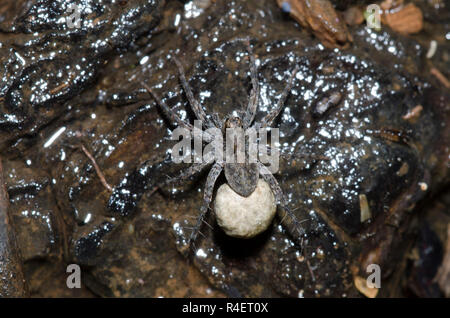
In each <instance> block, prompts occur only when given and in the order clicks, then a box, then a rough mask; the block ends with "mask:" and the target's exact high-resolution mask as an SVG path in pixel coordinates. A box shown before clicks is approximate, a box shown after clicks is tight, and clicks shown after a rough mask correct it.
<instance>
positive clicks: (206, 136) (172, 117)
mask: <svg viewBox="0 0 450 318" xmlns="http://www.w3.org/2000/svg"><path fill="white" fill-rule="evenodd" d="M141 84H142V85H143V86H144V87H145V89H146V90H147V91H148V93H149V94H150V95H151V96H152V97H153V98H154V99H155V100H156V102H157V103H158V105H159V107H161V108H162V110H163V112H164V113H165V114H166V116H168V117H169V119H170V120H171V121H172V122H176V123H177V124H178V126H179V127H184V128H186V129H189V130H190V131H191V132H194V130H196V133H197V135H198V136H201V137H202V138H204V139H205V141H206V142H211V141H212V140H213V137H212V136H211V135H210V134H208V133H206V132H204V131H202V130H199V129H197V128H195V127H194V126H193V125H191V124H190V123H188V122H186V121H184V120H182V119H181V118H180V117H179V116H178V115H177V114H176V113H175V112H174V111H173V110H172V109H171V108H170V107H169V106H168V105H167V104H166V103H165V102H163V100H162V99H161V98H159V96H158V95H156V93H155V92H153V90H152V89H151V88H150V87H149V86H148V85H147V84H145V83H144V82H142V83H141ZM197 130H198V131H197Z"/></svg>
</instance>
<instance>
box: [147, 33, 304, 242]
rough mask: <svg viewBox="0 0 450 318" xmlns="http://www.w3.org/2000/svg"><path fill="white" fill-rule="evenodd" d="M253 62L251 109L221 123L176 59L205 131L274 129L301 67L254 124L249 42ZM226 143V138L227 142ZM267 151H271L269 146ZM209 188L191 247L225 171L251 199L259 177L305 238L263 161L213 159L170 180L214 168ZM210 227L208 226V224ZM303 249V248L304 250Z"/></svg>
mask: <svg viewBox="0 0 450 318" xmlns="http://www.w3.org/2000/svg"><path fill="white" fill-rule="evenodd" d="M245 42H246V46H247V50H248V54H249V58H250V74H251V82H252V90H251V92H250V97H249V102H248V106H247V109H246V110H245V111H241V112H240V113H239V115H237V116H233V115H230V116H228V117H227V118H226V119H225V120H223V121H222V120H220V119H219V116H218V115H217V114H213V115H212V116H208V115H207V114H206V113H205V111H204V110H203V109H202V107H201V106H200V103H199V102H198V101H197V100H196V99H195V98H194V95H193V93H192V89H191V87H190V86H189V84H188V82H187V80H186V76H185V73H184V69H183V67H182V65H181V62H180V61H179V60H178V59H177V58H176V57H173V61H174V62H175V64H176V66H177V68H178V71H179V77H180V81H181V84H182V87H183V89H184V91H185V93H186V96H187V98H188V101H189V104H190V106H191V107H192V110H193V112H194V114H195V116H196V117H197V119H199V120H200V121H201V122H202V125H203V127H204V128H206V129H208V128H214V127H215V128H218V129H220V130H221V131H222V132H224V131H225V129H224V128H237V127H239V128H243V130H244V131H245V130H246V129H247V128H250V127H258V128H266V127H271V125H272V124H273V122H274V121H275V119H276V118H277V116H278V115H279V114H280V112H281V110H282V109H283V107H284V103H285V101H286V98H287V96H288V94H289V92H290V90H291V89H292V87H293V82H294V78H295V75H296V74H297V72H298V69H299V67H298V66H297V67H296V68H295V69H294V71H293V72H292V74H291V76H290V77H289V79H288V82H287V84H286V85H285V87H284V89H283V92H282V94H281V98H280V99H279V101H278V103H277V105H276V106H275V108H274V109H273V110H271V111H270V112H269V113H268V114H267V115H266V116H265V117H264V118H263V119H262V120H261V121H260V122H254V119H255V114H256V111H257V107H258V99H259V84H258V76H257V66H256V62H255V57H254V55H253V52H252V49H251V46H250V42H249V41H248V40H246V41H245ZM142 85H143V86H144V87H145V89H146V90H147V91H148V93H149V94H150V95H151V96H152V97H153V98H154V99H155V100H156V102H157V103H158V104H159V106H160V107H161V109H162V110H163V112H164V113H165V114H166V115H167V116H168V117H169V119H170V120H171V121H172V122H175V123H177V124H178V126H180V127H184V128H187V129H188V130H189V131H190V132H191V133H192V134H193V133H194V130H195V129H196V128H195V127H194V126H193V125H192V124H190V123H188V122H186V121H184V120H182V119H181V118H180V117H179V116H178V115H177V114H176V113H175V112H174V111H173V110H172V109H171V108H169V107H168V105H167V104H166V103H165V102H164V101H163V100H161V99H160V98H159V97H158V96H157V95H156V94H155V93H154V92H153V90H152V89H151V88H150V87H148V86H147V85H146V84H145V83H142ZM198 133H203V139H204V140H205V141H207V142H209V141H211V139H212V138H213V137H211V135H208V134H205V132H204V131H202V132H198ZM224 140H225V138H224ZM267 149H270V147H269V146H268V147H267ZM211 165H212V168H211V169H210V171H209V173H208V176H207V180H206V185H205V189H204V194H203V204H202V207H201V209H200V214H199V215H198V217H197V221H196V223H195V226H194V227H193V229H192V233H191V235H190V237H189V241H188V246H191V244H193V243H194V242H195V240H196V238H197V236H198V234H199V233H200V228H201V225H202V223H203V222H205V221H204V217H205V215H206V213H207V211H208V209H209V205H210V203H211V200H212V197H213V190H214V185H215V183H216V181H217V178H218V177H219V175H220V174H221V172H222V171H224V173H225V178H226V181H227V183H228V185H229V186H230V187H231V189H233V190H234V191H235V192H236V193H238V194H239V195H241V196H244V197H248V196H249V195H250V194H252V193H253V191H254V190H255V188H256V186H257V182H258V179H259V175H261V176H262V178H263V179H264V180H265V181H266V182H267V183H268V184H269V186H270V189H271V191H272V192H273V194H274V197H275V200H276V203H277V205H280V206H281V207H282V208H283V209H284V210H285V212H286V214H287V215H288V216H289V217H290V219H291V220H292V224H293V226H294V230H297V231H298V233H299V234H300V236H301V237H302V236H303V234H304V231H303V229H302V227H301V226H300V222H299V221H298V220H297V218H296V216H295V215H294V214H293V213H292V211H290V210H289V208H288V200H287V198H286V197H285V195H284V194H283V191H282V190H281V187H280V185H279V184H278V182H277V180H276V179H275V177H274V176H273V175H272V173H271V172H270V171H269V170H268V168H267V167H266V166H265V165H263V164H262V163H261V162H260V160H257V162H256V163H249V162H248V161H247V160H246V162H245V163H226V162H218V161H216V160H215V159H212V160H211V161H209V162H203V163H194V164H192V165H191V166H190V167H189V168H188V169H187V170H186V171H183V172H182V173H181V174H180V175H179V176H178V177H176V178H174V179H171V180H168V181H167V182H166V184H167V183H172V182H174V181H175V182H176V181H180V180H184V179H188V178H190V177H191V176H194V175H196V174H198V173H200V172H201V171H203V170H205V169H206V168H207V167H209V166H211ZM205 223H206V222H205ZM300 242H301V243H300V244H301V245H303V239H302V238H300ZM301 247H302V248H303V246H301Z"/></svg>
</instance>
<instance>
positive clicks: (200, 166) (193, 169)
mask: <svg viewBox="0 0 450 318" xmlns="http://www.w3.org/2000/svg"><path fill="white" fill-rule="evenodd" d="M209 165H211V162H202V163H194V164H192V165H191V166H190V167H189V168H187V169H186V170H183V171H181V173H180V174H179V175H178V176H176V177H174V178H168V179H167V180H166V181H164V182H163V183H162V184H161V185H159V187H162V186H166V185H169V184H171V183H177V182H179V181H183V180H186V179H189V178H190V177H193V176H195V175H196V174H198V173H200V172H202V171H203V170H205V168H206V167H208V166H209Z"/></svg>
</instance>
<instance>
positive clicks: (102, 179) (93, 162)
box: [81, 145, 113, 192]
mask: <svg viewBox="0 0 450 318" xmlns="http://www.w3.org/2000/svg"><path fill="white" fill-rule="evenodd" d="M81 150H83V152H84V154H85V155H86V156H87V157H88V158H89V159H90V160H91V162H92V165H93V166H94V168H95V172H96V173H97V175H98V177H99V179H100V182H101V183H102V184H103V186H104V187H105V188H106V189H107V190H108V191H109V192H112V191H113V188H112V187H111V186H110V185H109V183H108V182H107V181H106V179H105V176H104V175H103V173H102V171H101V170H100V168H99V166H98V165H97V162H96V161H95V159H94V157H93V156H92V155H91V154H90V152H89V151H88V150H87V149H86V147H84V145H81Z"/></svg>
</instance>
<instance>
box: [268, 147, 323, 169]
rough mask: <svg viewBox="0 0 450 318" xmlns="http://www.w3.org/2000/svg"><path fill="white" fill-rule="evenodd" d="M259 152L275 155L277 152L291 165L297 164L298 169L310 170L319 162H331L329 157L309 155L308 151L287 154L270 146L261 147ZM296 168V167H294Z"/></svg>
mask: <svg viewBox="0 0 450 318" xmlns="http://www.w3.org/2000/svg"><path fill="white" fill-rule="evenodd" d="M259 147H262V148H259V151H260V153H261V151H264V152H265V153H268V152H270V153H273V152H274V151H276V152H277V153H278V154H279V155H280V157H281V158H283V159H284V160H286V161H289V162H291V163H295V167H296V168H297V169H308V167H309V166H310V165H311V164H313V163H315V162H317V161H328V160H330V158H329V157H326V156H322V155H315V154H309V153H307V152H306V151H305V152H301V151H300V152H298V153H286V151H284V150H282V149H280V148H278V147H275V148H274V147H271V146H269V145H260V146H259ZM293 166H294V165H293Z"/></svg>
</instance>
